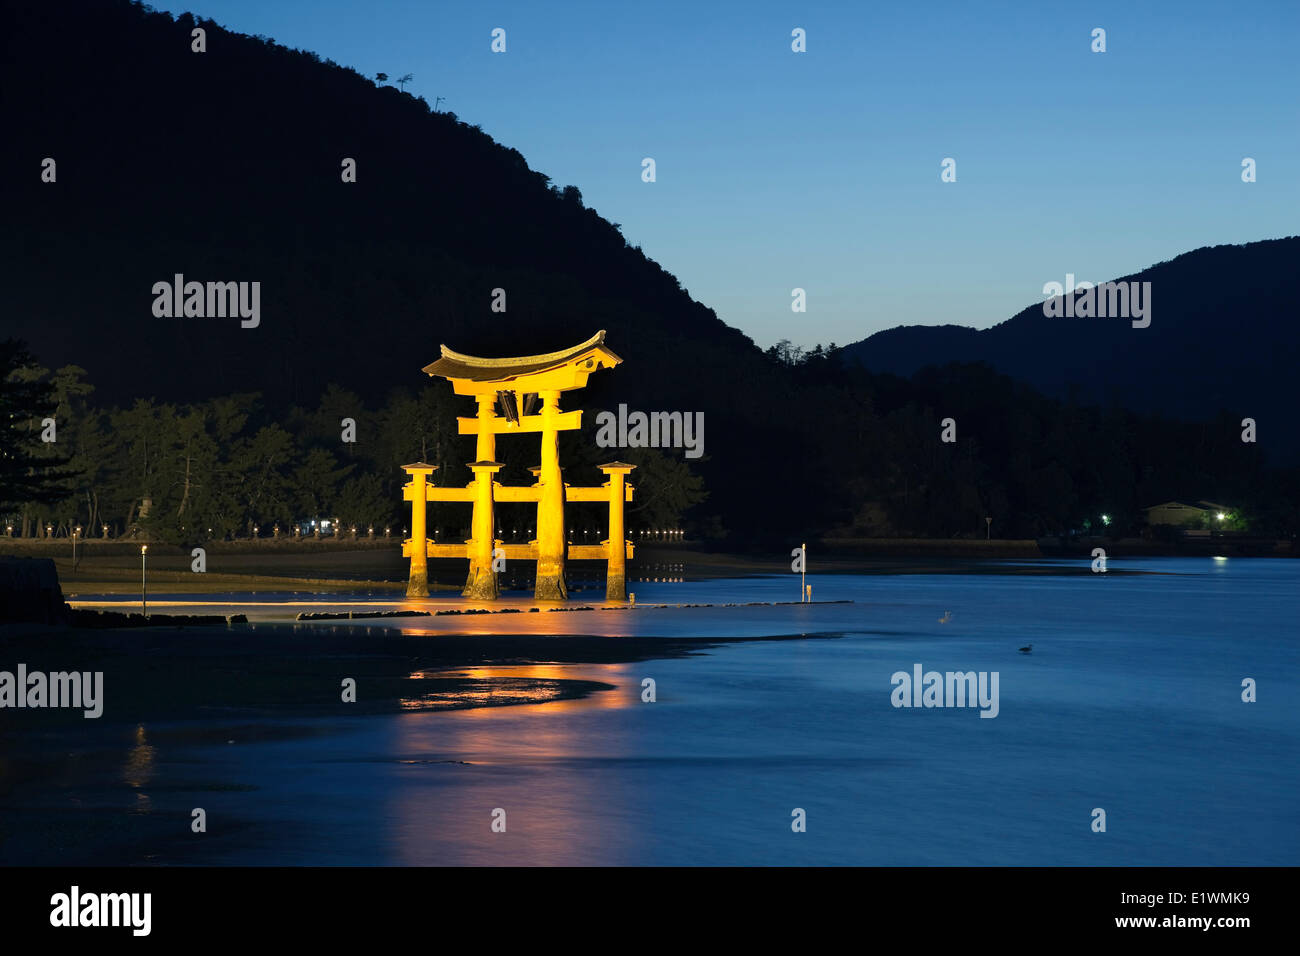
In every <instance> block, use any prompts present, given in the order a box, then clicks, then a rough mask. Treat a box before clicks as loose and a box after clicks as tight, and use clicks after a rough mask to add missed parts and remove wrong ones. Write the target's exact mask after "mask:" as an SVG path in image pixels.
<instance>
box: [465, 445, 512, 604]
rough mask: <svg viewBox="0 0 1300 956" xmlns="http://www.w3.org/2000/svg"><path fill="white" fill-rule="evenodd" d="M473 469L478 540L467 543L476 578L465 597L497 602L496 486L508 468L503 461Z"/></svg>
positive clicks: (475, 538)
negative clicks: (500, 472)
mask: <svg viewBox="0 0 1300 956" xmlns="http://www.w3.org/2000/svg"><path fill="white" fill-rule="evenodd" d="M469 467H470V470H471V471H473V472H474V518H473V522H474V523H473V534H474V537H472V538H470V539H469V540H468V541H466V542H465V544H466V546H467V547H466V550H467V551H468V552H469V555H470V569H471V574H472V577H471V579H470V580H469V582H468V583H466V585H465V591H464V595H465V597H467V598H476V599H478V600H480V601H493V600H496V597H497V573H496V571H494V570H493V569H492V564H493V561H492V552H493V551H494V550H495V549H496V532H495V529H496V525H495V524H494V523H493V522H494V521H495V520H496V519H495V517H494V515H493V504H494V500H495V496H494V494H493V492H494V490H495V489H494V487H493V485H494V483H495V475H496V473H497V472H498V471H500V470H501V469H502V468H503V467H504V466H503V465H502V464H501V463H500V462H499V461H476V462H474V463H472V464H471V465H470V466H469Z"/></svg>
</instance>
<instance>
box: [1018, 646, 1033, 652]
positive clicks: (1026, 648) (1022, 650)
mask: <svg viewBox="0 0 1300 956" xmlns="http://www.w3.org/2000/svg"><path fill="white" fill-rule="evenodd" d="M1033 649H1034V645H1033V644H1026V645H1025V646H1024V647H1022V648H1020V653H1021V654H1028V653H1029V652H1030V651H1032V650H1033Z"/></svg>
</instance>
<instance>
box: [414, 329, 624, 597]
mask: <svg viewBox="0 0 1300 956" xmlns="http://www.w3.org/2000/svg"><path fill="white" fill-rule="evenodd" d="M441 348H442V357H441V358H439V359H438V360H437V361H436V362H434V363H433V364H431V365H428V366H426V367H425V369H424V371H425V373H427V374H428V375H431V376H434V377H437V378H445V379H447V381H449V382H451V384H452V388H453V389H454V391H455V393H456V394H457V395H471V396H473V397H474V400H475V401H476V402H477V403H478V415H477V416H476V417H474V418H458V419H457V427H458V432H459V433H460V434H462V435H474V436H476V438H477V447H476V449H475V460H474V461H473V462H471V463H470V466H469V467H470V470H471V471H473V472H474V480H473V481H471V482H470V483H469V484H468V485H467V486H466V487H464V488H435V487H433V485H432V484H431V483H430V482H429V481H428V479H429V476H431V475H432V474H433V471H434V468H435V466H434V465H429V464H426V463H425V462H422V461H421V462H416V463H414V464H411V465H403V466H402V467H403V470H404V471H406V472H407V474H409V475H410V476H411V481H410V483H409V484H407V485H406V486H405V489H404V493H403V497H404V498H405V499H406V500H408V501H410V502H411V505H412V509H411V538H410V540H409V541H406V542H403V544H402V554H403V555H404V556H406V557H409V558H410V559H411V573H410V581H409V584H408V585H407V590H406V593H407V596H408V597H427V596H428V593H429V585H428V558H429V557H456V558H468V559H469V577H468V579H467V580H466V582H465V592H464V593H465V596H466V597H474V598H480V599H492V598H495V597H496V596H497V593H498V587H497V571H496V570H495V567H494V565H495V563H496V561H497V560H498V559H500V558H504V559H506V560H535V561H536V562H537V582H536V590H535V591H534V595H535V597H536V598H537V599H538V600H543V601H544V600H563V599H565V598H566V597H567V596H568V591H567V588H566V587H565V583H564V565H565V561H566V559H583V558H596V559H605V560H607V561H608V567H607V575H606V587H605V594H606V599H607V600H610V601H622V600H624V599H625V598H626V590H627V588H626V577H627V559H628V558H630V557H631V556H632V543H631V542H630V541H625V540H624V536H623V534H624V532H623V503H624V502H625V501H630V500H631V498H632V486H631V485H628V484H626V483H625V478H626V476H627V475H628V474H629V473H630V472H631V471H632V468H633V466H632V465H628V464H624V463H623V462H619V461H614V462H610V463H609V464H607V465H601V466H600V470H601V471H603V472H604V473H605V474H606V476H608V481H607V482H606V484H604V485H602V486H599V487H594V488H574V487H570V486H568V485H565V484H564V480H563V477H562V474H561V470H560V453H559V433H560V432H562V431H570V430H573V429H576V428H579V427H580V426H581V424H582V412H581V411H572V412H561V411H560V393H561V392H567V391H572V390H574V389H578V388H582V387H584V386H585V385H586V384H587V377H588V376H589V375H590V374H591V373H592V372H594V371H596V370H597V369H601V368H613V367H614V366H615V365H618V364H619V363H620V362H622V361H623V360H622V359H621V358H619V357H618V356H617V355H615V354H614V353H613V352H612V351H610V349H609V348H608V347H606V345H605V333H604V332H603V331H601V332H597V333H596V334H595V335H593V336H592V337H591V338H590V339H588V340H587V341H585V342H583V343H582V344H581V345H576V346H574V347H573V348H568V349H561V350H560V351H558V352H548V353H546V354H544V355H525V356H520V357H518V358H477V357H475V356H472V355H463V354H461V353H459V352H453V351H452V350H451V349H449V348H447V346H445V345H444V346H442V347H441ZM539 402H540V403H541V409H540V411H539V412H538V411H535V410H536V406H537V404H538V403H539ZM498 407H499V408H500V409H501V412H502V414H501V415H498V414H497V408H498ZM522 432H540V433H541V436H542V441H541V445H542V449H541V450H542V457H541V462H542V463H541V465H540V466H539V467H538V468H536V469H534V475H535V476H536V478H537V480H536V481H535V482H534V483H533V484H532V485H527V486H507V485H502V484H501V483H499V482H498V481H496V478H495V475H496V473H497V472H498V471H500V470H501V468H502V467H503V466H502V464H501V463H500V462H498V461H496V436H497V435H498V434H501V433H512V434H513V433H522ZM566 499H567V500H569V501H608V502H609V538H608V540H607V541H604V542H602V543H600V544H596V545H574V544H566V542H565V533H564V502H565V500H566ZM428 501H460V502H466V501H468V502H472V503H473V506H474V511H473V519H472V521H471V528H472V530H471V537H470V538H469V539H468V540H467V541H466V542H465V543H464V544H437V543H434V542H432V541H429V540H428V538H427V536H426V532H425V527H426V525H425V513H424V507H423V502H428ZM498 501H502V502H534V501H535V502H537V537H536V539H535V540H533V541H530V542H529V543H528V544H504V543H503V542H501V541H498V540H496V538H495V537H494V534H493V529H494V528H495V523H494V508H495V504H496V502H498ZM420 541H423V542H424V547H423V548H421V547H420V546H419V545H418V544H417V542H420Z"/></svg>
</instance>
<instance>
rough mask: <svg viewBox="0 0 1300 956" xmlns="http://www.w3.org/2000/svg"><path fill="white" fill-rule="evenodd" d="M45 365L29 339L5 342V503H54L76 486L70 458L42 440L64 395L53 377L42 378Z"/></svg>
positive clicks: (0, 399) (1, 443)
mask: <svg viewBox="0 0 1300 956" xmlns="http://www.w3.org/2000/svg"><path fill="white" fill-rule="evenodd" d="M45 374H46V373H45V370H44V369H42V368H41V367H40V366H39V365H37V364H36V360H35V359H34V358H32V356H31V354H30V353H29V352H28V351H27V348H26V346H25V345H24V343H22V342H21V341H19V340H17V339H8V340H6V341H4V342H0V508H7V507H13V506H15V505H22V504H33V503H40V504H53V503H54V502H57V501H59V500H60V499H63V498H66V497H67V496H68V494H69V492H70V491H71V488H70V487H69V484H68V482H69V480H70V478H72V477H73V475H72V473H71V472H70V471H68V470H65V469H64V466H66V465H67V464H68V463H69V461H70V458H69V457H67V456H64V455H61V454H58V453H55V452H54V451H53V448H52V446H51V445H50V444H49V443H43V442H42V441H41V437H40V436H41V433H42V431H44V429H45V426H44V425H43V422H44V421H45V419H49V418H53V419H55V428H56V432H55V434H56V436H57V434H58V432H57V427H58V424H59V422H58V419H57V412H58V399H57V396H56V395H55V388H54V385H53V383H51V382H47V381H42V379H43V378H44V376H45Z"/></svg>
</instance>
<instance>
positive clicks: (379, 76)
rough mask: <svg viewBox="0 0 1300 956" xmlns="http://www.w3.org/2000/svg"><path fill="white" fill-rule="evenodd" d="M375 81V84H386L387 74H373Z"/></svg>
mask: <svg viewBox="0 0 1300 956" xmlns="http://www.w3.org/2000/svg"><path fill="white" fill-rule="evenodd" d="M375 80H376V81H377V82H379V83H387V82H388V74H387V73H376V74H375Z"/></svg>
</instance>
